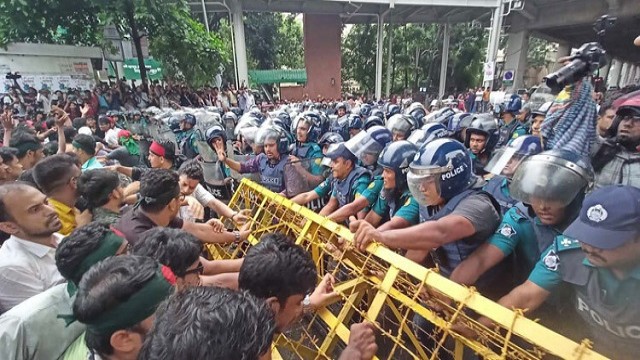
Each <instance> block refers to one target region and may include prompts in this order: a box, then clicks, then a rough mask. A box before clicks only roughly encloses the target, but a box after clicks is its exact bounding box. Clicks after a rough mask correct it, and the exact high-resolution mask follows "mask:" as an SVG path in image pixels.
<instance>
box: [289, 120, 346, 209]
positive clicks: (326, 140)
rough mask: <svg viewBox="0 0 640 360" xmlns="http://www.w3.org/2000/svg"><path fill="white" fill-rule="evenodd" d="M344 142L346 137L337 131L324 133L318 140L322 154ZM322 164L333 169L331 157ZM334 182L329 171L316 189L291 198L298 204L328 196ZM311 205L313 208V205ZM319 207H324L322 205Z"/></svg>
mask: <svg viewBox="0 0 640 360" xmlns="http://www.w3.org/2000/svg"><path fill="white" fill-rule="evenodd" d="M343 142H344V139H343V138H342V136H340V134H338V133H335V132H328V133H325V134H324V135H322V137H321V138H320V140H318V145H320V146H321V147H322V154H323V155H326V154H327V153H329V151H330V150H331V146H332V145H334V148H333V149H334V150H335V149H336V148H337V144H341V143H343ZM325 160H326V161H325ZM322 165H323V167H326V168H328V169H329V170H331V168H330V165H331V159H329V158H324V159H323V161H322ZM323 172H325V171H323ZM332 184H333V173H331V171H329V174H328V176H326V178H325V179H324V181H322V182H321V183H320V184H319V185H318V186H316V188H315V189H313V190H311V191H307V192H304V193H300V194H298V195H296V196H294V197H293V198H292V199H291V201H293V202H294V203H296V204H300V205H306V204H309V203H310V202H312V201H315V200H319V199H325V198H328V197H329V195H330V194H331V190H332ZM310 207H311V208H312V209H313V207H312V206H310ZM318 208H322V206H320V207H318Z"/></svg>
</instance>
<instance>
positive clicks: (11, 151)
mask: <svg viewBox="0 0 640 360" xmlns="http://www.w3.org/2000/svg"><path fill="white" fill-rule="evenodd" d="M0 158H2V162H3V163H5V164H7V163H10V162H12V161H13V159H17V158H18V149H16V148H12V147H5V146H3V147H0Z"/></svg>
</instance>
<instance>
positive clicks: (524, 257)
mask: <svg viewBox="0 0 640 360" xmlns="http://www.w3.org/2000/svg"><path fill="white" fill-rule="evenodd" d="M536 220H537V221H539V220H538V218H536ZM489 244H491V245H493V246H495V247H497V248H498V250H500V251H501V252H502V253H503V254H504V256H505V257H507V256H509V255H511V254H512V253H514V252H516V254H517V257H518V265H521V266H522V267H523V268H527V269H532V268H533V267H534V266H535V264H536V262H537V261H538V259H539V257H540V254H539V252H538V245H537V242H536V235H535V232H534V230H533V226H532V224H531V221H530V220H529V219H527V217H526V216H524V215H522V214H521V213H520V212H519V211H518V209H517V208H515V207H513V208H511V209H509V210H508V211H507V212H506V214H504V217H503V218H502V222H501V223H500V225H499V226H498V228H497V229H496V232H495V233H494V234H493V235H492V236H491V238H489ZM522 261H524V262H525V263H524V264H522Z"/></svg>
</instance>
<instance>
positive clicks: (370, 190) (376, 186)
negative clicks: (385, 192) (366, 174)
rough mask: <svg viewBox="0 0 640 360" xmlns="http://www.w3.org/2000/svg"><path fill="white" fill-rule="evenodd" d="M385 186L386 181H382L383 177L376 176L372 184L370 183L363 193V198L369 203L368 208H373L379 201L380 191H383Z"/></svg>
mask: <svg viewBox="0 0 640 360" xmlns="http://www.w3.org/2000/svg"><path fill="white" fill-rule="evenodd" d="M383 185H384V180H383V179H382V176H375V177H374V178H373V180H372V181H371V182H370V183H368V186H367V187H366V189H364V190H363V191H362V196H364V198H365V199H367V201H368V202H369V206H368V208H370V207H371V206H373V204H375V203H376V200H377V199H378V195H379V194H380V191H382V187H383ZM356 197H357V196H356Z"/></svg>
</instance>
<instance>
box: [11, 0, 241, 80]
mask: <svg viewBox="0 0 640 360" xmlns="http://www.w3.org/2000/svg"><path fill="white" fill-rule="evenodd" d="M0 10H1V11H0V45H3V46H4V45H6V44H8V43H11V42H19V41H27V42H43V43H55V44H68V45H88V46H99V45H101V44H102V42H103V34H102V31H103V28H104V26H106V25H109V24H114V25H116V27H117V28H118V29H119V32H120V35H121V36H122V37H124V38H128V39H131V41H132V42H133V43H134V45H135V47H136V53H137V54H138V62H139V64H140V70H141V76H142V77H143V78H144V77H145V75H146V74H145V73H146V71H145V70H144V65H143V59H142V51H141V45H140V40H141V38H142V37H145V36H147V37H148V38H149V43H150V47H151V49H152V55H154V56H156V57H157V58H158V59H159V60H160V61H161V62H162V63H163V64H164V65H165V66H166V67H167V68H168V71H169V74H172V75H180V76H182V77H183V78H184V79H185V80H187V81H190V82H196V83H197V82H203V81H205V80H206V79H212V78H213V76H214V75H215V74H216V72H217V67H218V65H217V64H216V63H218V64H219V63H226V62H228V61H229V56H228V53H226V52H225V51H224V47H223V46H222V42H221V40H220V38H219V37H218V36H217V35H216V34H207V32H206V31H205V30H204V27H203V26H202V25H201V24H199V23H198V22H196V21H194V20H193V19H192V18H191V17H190V14H189V8H188V5H187V3H186V1H185V0H178V1H149V0H11V1H3V2H2V3H0ZM60 28H62V29H64V31H62V32H61V31H58V29H60ZM205 60H206V62H209V63H213V64H203V65H200V63H202V62H205ZM194 62H198V65H197V66H194Z"/></svg>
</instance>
